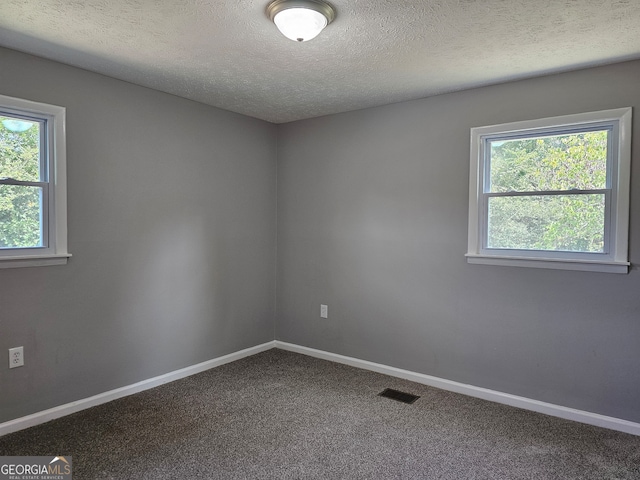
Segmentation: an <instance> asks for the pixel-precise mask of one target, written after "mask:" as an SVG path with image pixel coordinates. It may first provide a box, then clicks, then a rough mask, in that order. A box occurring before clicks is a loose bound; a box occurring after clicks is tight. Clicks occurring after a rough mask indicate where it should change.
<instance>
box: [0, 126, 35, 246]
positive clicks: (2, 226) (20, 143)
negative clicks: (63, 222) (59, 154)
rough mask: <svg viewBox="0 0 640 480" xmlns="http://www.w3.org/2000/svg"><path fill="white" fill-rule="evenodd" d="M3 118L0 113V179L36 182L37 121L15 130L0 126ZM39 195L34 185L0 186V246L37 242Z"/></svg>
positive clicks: (32, 244) (30, 244) (25, 244)
mask: <svg viewBox="0 0 640 480" xmlns="http://www.w3.org/2000/svg"><path fill="white" fill-rule="evenodd" d="M5 118H7V117H1V116H0V178H12V179H15V180H22V181H36V182H37V181H39V180H40V159H39V151H40V145H39V144H40V135H39V131H40V130H39V128H38V124H34V125H33V126H32V127H31V128H29V129H28V130H26V131H24V132H14V131H11V130H9V129H7V128H6V127H5V126H4V125H3V123H2V121H1V120H3V119H5ZM40 194H41V189H40V188H39V187H36V186H21V185H0V248H2V247H35V246H39V245H40V243H41V238H40Z"/></svg>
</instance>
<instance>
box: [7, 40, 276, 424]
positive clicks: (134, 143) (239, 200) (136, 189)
mask: <svg viewBox="0 0 640 480" xmlns="http://www.w3.org/2000/svg"><path fill="white" fill-rule="evenodd" d="M0 93H1V94H4V95H9V96H15V97H21V98H27V99H30V100H35V101H41V102H46V103H52V104H55V105H62V106H65V107H66V108H67V130H68V136H67V148H68V158H67V167H68V201H69V208H68V217H69V220H68V221H69V229H68V231H69V251H70V252H71V253H72V254H73V258H71V260H70V261H69V264H68V265H66V266H55V267H41V268H19V269H0V353H2V352H4V353H2V355H1V356H0V360H3V362H0V422H3V421H7V420H9V419H13V418H16V417H20V416H23V415H27V414H30V413H33V412H36V411H40V410H43V409H47V408H51V407H54V406H57V405H60V404H64V403H67V402H70V401H73V400H78V399H81V398H85V397H89V396H91V395H95V394H97V393H101V392H105V391H107V390H110V389H113V388H117V387H121V386H124V385H129V384H132V383H135V382H138V381H140V380H144V379H147V378H151V377H154V376H156V375H160V374H163V373H166V372H169V371H173V370H176V369H179V368H182V367H186V366H189V365H193V364H196V363H199V362H202V361H205V360H209V359H211V358H215V357H218V356H221V355H224V354H227V353H230V352H234V351H238V350H241V349H243V348H246V347H250V346H254V345H257V344H260V343H264V342H267V341H270V340H273V315H274V308H275V253H276V244H275V242H276V229H275V225H276V127H275V126H274V125H271V124H268V123H266V122H262V121H258V120H254V119H251V118H248V117H244V116H241V115H237V114H233V113H229V112H225V111H222V110H218V109H215V108H212V107H208V106H205V105H201V104H198V103H194V102H190V101H187V100H184V99H180V98H177V97H174V96H171V95H167V94H163V93H160V92H156V91H153V90H149V89H145V88H141V87H137V86H134V85H131V84H128V83H125V82H121V81H118V80H114V79H111V78H107V77H104V76H100V75H96V74H93V73H90V72H87V71H83V70H79V69H76V68H72V67H68V66H64V65H61V64H58V63H54V62H49V61H47V60H43V59H39V58H36V57H32V56H28V55H24V54H21V53H18V52H14V51H10V50H5V49H0ZM19 345H24V347H25V360H26V366H25V367H23V368H18V369H13V370H9V369H8V368H6V362H7V360H6V358H7V353H6V352H7V349H8V348H9V347H14V346H19Z"/></svg>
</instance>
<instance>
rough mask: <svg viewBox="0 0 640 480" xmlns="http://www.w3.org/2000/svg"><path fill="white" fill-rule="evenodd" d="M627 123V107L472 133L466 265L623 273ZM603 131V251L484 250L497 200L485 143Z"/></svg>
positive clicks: (628, 162)
mask: <svg viewBox="0 0 640 480" xmlns="http://www.w3.org/2000/svg"><path fill="white" fill-rule="evenodd" d="M631 120H632V109H631V107H626V108H617V109H611V110H602V111H597V112H587V113H579V114H573V115H563V116H559V117H548V118H542V119H535V120H525V121H519V122H510V123H503V124H498V125H491V126H484V127H474V128H471V156H470V170H469V171H470V174H469V231H468V233H469V235H468V250H467V253H466V258H467V262H468V263H473V264H485V265H504V266H518V267H533V268H551V269H565V270H582V271H597V272H608V273H628V271H629V265H630V263H629V262H628V236H629V188H630V187H629V185H630V168H631ZM606 129H609V130H610V134H609V135H608V138H609V143H608V146H607V156H608V157H607V184H606V188H605V189H602V190H606V192H605V225H604V227H605V245H606V248H605V251H604V252H603V253H590V252H566V251H547V250H521V249H503V248H489V247H488V246H487V229H488V213H487V212H488V198H490V197H493V196H496V195H495V193H490V192H488V191H487V190H488V183H489V180H490V178H489V174H490V159H489V153H488V148H489V144H490V141H491V140H493V141H496V140H498V139H500V140H502V139H517V138H532V137H536V136H538V137H540V136H545V135H562V134H567V133H580V132H585V131H594V130H606ZM558 192H562V191H560V190H559V191H558ZM582 192H587V191H586V190H585V191H582ZM526 193H527V194H529V193H531V192H526ZM531 195H533V194H531ZM565 195H568V194H566V193H565Z"/></svg>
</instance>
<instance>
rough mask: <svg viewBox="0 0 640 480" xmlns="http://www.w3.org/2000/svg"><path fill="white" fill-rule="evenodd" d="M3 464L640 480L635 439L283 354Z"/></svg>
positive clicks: (147, 471)
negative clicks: (408, 399)
mask: <svg viewBox="0 0 640 480" xmlns="http://www.w3.org/2000/svg"><path fill="white" fill-rule="evenodd" d="M385 388H395V389H398V390H402V391H406V392H410V393H413V394H415V395H420V397H421V398H420V399H418V400H417V401H416V402H415V403H414V404H412V405H407V404H404V403H400V402H397V401H394V400H389V399H386V398H383V397H379V396H378V393H380V392H381V391H382V390H383V389H385ZM0 455H50V456H52V455H71V456H72V457H73V467H74V479H75V480H81V479H154V480H156V479H392V478H397V479H535V480H541V479H640V437H636V436H632V435H628V434H624V433H619V432H614V431H610V430H606V429H602V428H597V427H591V426H588V425H582V424H579V423H574V422H569V421H565V420H561V419H557V418H553V417H549V416H546V415H542V414H537V413H533V412H528V411H525V410H520V409H517V408H512V407H508V406H504V405H499V404H495V403H491V402H487V401H483V400H478V399H475V398H471V397H466V396H464V395H459V394H455V393H450V392H446V391H443V390H438V389H435V388H431V387H427V386H424V385H419V384H415V383H412V382H408V381H404V380H400V379H397V378H392V377H388V376H386V375H381V374H377V373H373V372H368V371H365V370H360V369H357V368H353V367H349V366H345V365H340V364H335V363H331V362H327V361H324V360H318V359H315V358H311V357H307V356H304V355H298V354H294V353H290V352H285V351H283V350H269V351H267V352H264V353H261V354H258V355H255V356H253V357H249V358H246V359H243V360H239V361H237V362H234V363H230V364H227V365H224V366H221V367H218V368H215V369H212V370H209V371H207V372H204V373H201V374H198V375H194V376H192V377H189V378H185V379H183V380H179V381H176V382H173V383H170V384H167V385H163V386H161V387H157V388H154V389H152V390H148V391H145V392H142V393H139V394H136V395H132V396H130V397H126V398H122V399H119V400H116V401H113V402H110V403H107V404H104V405H100V406H97V407H94V408H91V409H88V410H84V411H82V412H78V413H76V414H73V415H69V416H67V417H64V418H61V419H58V420H54V421H51V422H48V423H46V424H43V425H39V426H36V427H33V428H30V429H27V430H23V431H21V432H16V433H13V434H10V435H6V436H4V437H0Z"/></svg>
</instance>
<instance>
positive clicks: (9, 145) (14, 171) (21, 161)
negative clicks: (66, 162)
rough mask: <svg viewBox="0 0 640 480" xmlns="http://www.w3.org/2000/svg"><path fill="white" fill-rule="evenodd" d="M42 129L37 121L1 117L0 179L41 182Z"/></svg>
mask: <svg viewBox="0 0 640 480" xmlns="http://www.w3.org/2000/svg"><path fill="white" fill-rule="evenodd" d="M40 128H41V124H40V122H37V121H32V120H27V119H22V118H17V117H8V116H4V115H0V178H14V179H16V180H23V181H28V182H38V181H40V180H41V178H40V175H41V172H40ZM42 180H44V179H42Z"/></svg>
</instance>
